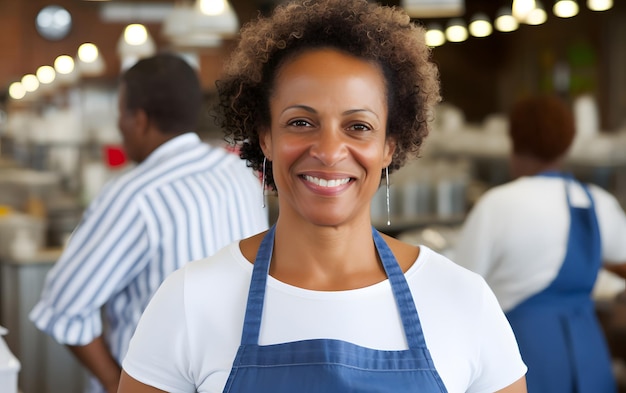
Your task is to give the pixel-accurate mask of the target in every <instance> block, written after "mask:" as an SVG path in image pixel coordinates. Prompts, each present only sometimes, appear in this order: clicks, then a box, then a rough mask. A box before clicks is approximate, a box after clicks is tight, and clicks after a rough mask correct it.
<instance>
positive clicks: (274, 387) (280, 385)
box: [224, 226, 447, 393]
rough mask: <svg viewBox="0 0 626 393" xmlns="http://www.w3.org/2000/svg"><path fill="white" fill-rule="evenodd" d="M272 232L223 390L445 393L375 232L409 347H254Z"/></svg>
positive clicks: (315, 343)
mask: <svg viewBox="0 0 626 393" xmlns="http://www.w3.org/2000/svg"><path fill="white" fill-rule="evenodd" d="M274 231H275V227H274V226H273V227H272V228H270V230H269V232H268V233H267V235H266V236H265V238H264V239H263V242H262V243H261V246H260V247H259V251H258V254H257V256H256V261H255V262H254V269H253V273H252V280H251V283H250V292H249V294H248V304H247V309H246V316H245V320H244V326H243V334H242V338H241V346H240V347H239V350H238V351H237V356H236V357H235V361H234V363H233V368H232V370H231V372H230V376H229V377H228V381H227V382H226V387H225V388H224V392H233V393H234V392H236V393H246V392H250V393H252V392H254V393H265V392H267V393H283V392H284V393H293V392H298V393H310V392H324V393H335V392H336V393H339V392H341V393H345V392H390V393H391V392H393V393H402V392H423V393H430V392H447V390H446V388H445V386H444V384H443V381H442V380H441V378H440V377H439V374H438V373H437V370H435V367H434V365H433V361H432V359H431V357H430V352H429V351H428V348H426V343H425V341H424V334H423V333H422V326H421V324H420V320H419V316H418V314H417V310H416V308H415V303H414V302H413V297H412V295H411V292H410V290H409V286H408V284H407V282H406V279H405V278H404V274H403V273H402V270H401V269H400V266H399V265H398V262H397V261H396V259H395V257H394V256H393V254H392V252H391V250H390V249H389V247H388V246H387V244H386V243H385V241H384V240H383V239H382V237H381V236H380V234H379V233H378V232H377V231H376V230H375V229H374V228H372V234H373V236H374V242H375V244H376V248H377V250H378V254H379V256H380V258H381V260H382V262H383V266H384V269H385V272H386V273H387V276H388V277H389V281H390V283H391V288H392V290H393V294H394V297H395V300H396V304H397V306H398V308H399V311H400V316H401V318H402V324H403V326H404V331H405V334H406V337H407V342H408V346H409V349H407V350H401V351H380V350H374V349H370V348H364V347H361V346H358V345H355V344H351V343H348V342H344V341H339V340H331V339H313V340H303V341H296V342H289V343H281V344H274V345H263V346H261V345H258V342H259V330H260V326H261V314H262V312H263V299H264V296H265V286H266V281H267V275H268V271H269V264H270V259H271V256H272V250H273V246H274Z"/></svg>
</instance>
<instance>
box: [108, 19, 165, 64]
mask: <svg viewBox="0 0 626 393" xmlns="http://www.w3.org/2000/svg"><path fill="white" fill-rule="evenodd" d="M155 53H156V45H155V43H154V40H153V39H152V37H151V36H150V33H148V30H147V29H146V27H145V26H144V25H142V24H138V23H132V24H130V25H128V26H126V28H125V29H124V33H123V34H122V35H121V36H120V38H119V40H118V41H117V54H118V55H119V56H120V59H121V60H122V70H125V69H128V68H129V67H130V66H132V65H133V64H135V63H136V62H137V60H139V59H142V58H145V57H149V56H152V55H154V54H155Z"/></svg>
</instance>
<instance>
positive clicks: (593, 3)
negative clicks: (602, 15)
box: [587, 0, 613, 11]
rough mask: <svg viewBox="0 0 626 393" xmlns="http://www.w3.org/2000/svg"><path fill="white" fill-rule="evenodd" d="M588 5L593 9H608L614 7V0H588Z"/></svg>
mask: <svg viewBox="0 0 626 393" xmlns="http://www.w3.org/2000/svg"><path fill="white" fill-rule="evenodd" d="M587 7H589V9H590V10H591V11H606V10H609V9H611V7H613V0H587Z"/></svg>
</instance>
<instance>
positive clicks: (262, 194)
mask: <svg viewBox="0 0 626 393" xmlns="http://www.w3.org/2000/svg"><path fill="white" fill-rule="evenodd" d="M266 162H267V157H263V175H262V177H263V181H262V183H261V207H262V208H263V209H265V163H266Z"/></svg>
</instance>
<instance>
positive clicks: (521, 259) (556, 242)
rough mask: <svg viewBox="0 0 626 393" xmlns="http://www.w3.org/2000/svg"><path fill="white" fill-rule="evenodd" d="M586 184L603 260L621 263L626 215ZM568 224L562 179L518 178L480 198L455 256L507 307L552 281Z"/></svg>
mask: <svg viewBox="0 0 626 393" xmlns="http://www.w3.org/2000/svg"><path fill="white" fill-rule="evenodd" d="M570 184H571V186H569V189H570V201H571V203H572V204H573V205H574V206H589V199H588V198H587V195H586V194H585V192H584V190H583V189H582V188H581V187H580V186H579V185H578V184H576V183H570ZM589 188H590V190H591V195H592V197H593V199H594V204H595V208H596V215H597V217H598V224H599V227H600V236H601V238H602V256H603V258H604V262H606V263H626V215H625V214H624V211H623V210H622V208H621V206H620V205H619V203H618V202H617V200H616V199H615V198H614V197H613V196H612V195H611V194H609V193H608V192H606V191H605V190H603V189H602V188H599V187H597V186H594V185H590V186H589ZM569 226H570V216H569V211H568V208H567V203H566V196H565V185H564V180H563V179H562V178H555V177H546V176H533V177H522V178H519V179H517V180H515V181H512V182H510V183H506V184H504V185H501V186H498V187H494V188H492V189H490V190H489V191H487V192H486V193H485V195H483V197H482V198H481V199H479V201H478V202H477V204H476V205H475V206H474V208H473V209H472V211H471V212H470V214H469V216H468V218H467V220H466V221H465V223H464V224H463V227H462V229H461V231H460V233H459V237H458V239H457V242H456V246H455V250H454V261H455V262H457V263H459V264H460V265H461V266H464V267H466V268H468V269H470V270H472V271H474V272H476V273H478V274H480V275H481V276H483V277H484V278H485V280H486V281H487V283H488V284H489V285H490V286H491V289H492V290H493V291H494V293H495V294H496V297H497V298H498V301H499V302H500V305H501V306H502V308H503V310H504V311H505V312H506V311H509V310H511V309H512V308H514V307H515V306H516V305H518V304H519V303H521V302H522V301H523V300H525V299H527V298H528V297H530V296H532V295H534V294H536V293H538V292H540V291H541V290H543V289H545V288H546V287H547V286H548V285H549V284H550V283H551V282H552V281H553V280H554V278H555V277H556V275H557V273H558V271H559V269H560V267H561V265H562V263H563V260H564V258H565V252H566V249H567V240H568V234H569Z"/></svg>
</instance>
